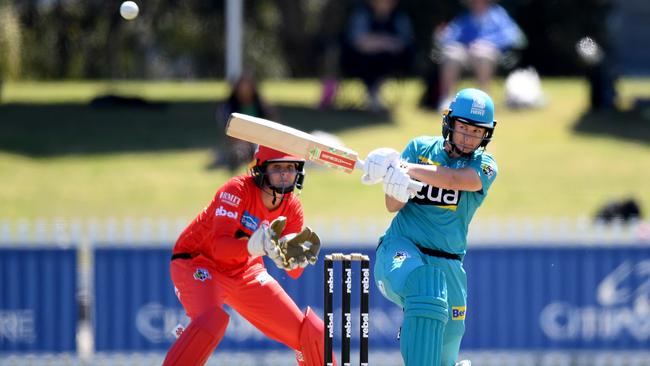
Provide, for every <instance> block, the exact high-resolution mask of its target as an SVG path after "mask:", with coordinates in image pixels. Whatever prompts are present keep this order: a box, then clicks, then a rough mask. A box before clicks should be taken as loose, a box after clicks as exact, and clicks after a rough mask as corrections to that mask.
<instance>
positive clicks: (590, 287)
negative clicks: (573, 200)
mask: <svg viewBox="0 0 650 366" xmlns="http://www.w3.org/2000/svg"><path fill="white" fill-rule="evenodd" d="M465 269H466V271H467V274H468V287H469V290H468V293H469V300H468V306H467V320H466V332H465V337H464V339H463V348H469V349H481V348H485V349H506V348H507V349H522V350H523V349H585V350H589V349H598V350H600V349H608V350H635V349H638V350H647V349H650V248H648V247H639V246H635V247H625V246H607V247H598V246H580V247H558V246H557V245H549V246H536V247H530V248H500V249H499V248H476V249H472V250H470V251H469V255H468V256H467V257H466V258H465Z"/></svg>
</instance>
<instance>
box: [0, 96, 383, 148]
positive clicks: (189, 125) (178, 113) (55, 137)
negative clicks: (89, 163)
mask: <svg viewBox="0 0 650 366" xmlns="http://www.w3.org/2000/svg"><path fill="white" fill-rule="evenodd" d="M218 107H219V103H217V102H162V103H148V102H143V101H142V100H140V101H138V100H131V101H124V100H122V101H120V103H117V104H116V103H113V102H111V101H110V100H108V101H107V100H102V101H101V102H99V103H98V102H97V101H95V102H93V103H91V104H47V105H44V104H5V105H0V151H7V152H12V153H18V154H23V155H27V156H32V157H50V156H58V155H74V154H106V153H114V152H149V151H164V150H186V149H197V148H198V149H202V148H213V147H215V146H217V145H218V143H219V141H221V140H222V139H223V135H224V133H223V124H222V123H219V122H217V120H216V115H217V113H216V112H217V110H218ZM276 108H277V109H278V111H279V115H280V117H281V118H280V121H279V122H282V123H284V124H287V125H289V126H292V127H296V128H299V129H301V130H304V131H312V130H317V129H318V130H323V131H327V132H330V133H337V132H339V131H342V130H345V129H347V128H353V127H359V126H363V125H369V124H379V123H389V122H390V121H391V118H390V115H389V114H370V113H368V112H363V111H358V110H331V111H320V110H318V109H315V108H307V107H302V106H291V105H277V106H276Z"/></svg>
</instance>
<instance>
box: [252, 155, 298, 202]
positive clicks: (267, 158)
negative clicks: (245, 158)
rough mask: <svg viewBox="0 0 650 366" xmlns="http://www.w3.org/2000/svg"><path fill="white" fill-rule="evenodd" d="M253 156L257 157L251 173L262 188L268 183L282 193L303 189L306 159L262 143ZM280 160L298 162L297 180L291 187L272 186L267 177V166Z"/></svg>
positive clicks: (274, 189) (272, 188)
mask: <svg viewBox="0 0 650 366" xmlns="http://www.w3.org/2000/svg"><path fill="white" fill-rule="evenodd" d="M253 158H254V159H255V165H254V166H253V167H252V168H251V175H252V176H253V178H254V179H255V184H257V186H258V187H260V188H262V187H263V186H264V184H266V185H267V186H268V187H269V188H271V190H273V191H275V192H276V193H280V194H284V193H289V192H292V191H293V190H294V188H297V189H299V190H300V189H302V184H303V181H304V180H305V159H302V158H300V157H298V156H295V155H291V154H288V153H285V152H282V151H278V150H274V149H271V148H270V147H266V146H261V145H259V146H258V147H257V149H255V155H253ZM278 161H281V162H295V163H296V180H295V181H294V182H293V184H292V185H291V186H290V187H275V186H272V185H271V183H270V182H269V180H268V178H267V177H266V167H267V166H268V165H269V164H270V163H273V162H278Z"/></svg>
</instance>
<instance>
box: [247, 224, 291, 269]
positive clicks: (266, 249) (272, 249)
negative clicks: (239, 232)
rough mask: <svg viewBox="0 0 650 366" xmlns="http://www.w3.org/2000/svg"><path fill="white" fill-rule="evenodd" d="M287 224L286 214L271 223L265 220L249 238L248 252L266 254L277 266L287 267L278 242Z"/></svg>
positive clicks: (255, 254) (256, 254)
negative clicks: (284, 264)
mask: <svg viewBox="0 0 650 366" xmlns="http://www.w3.org/2000/svg"><path fill="white" fill-rule="evenodd" d="M286 224H287V218H286V217H284V216H280V217H278V218H277V219H275V220H273V221H272V222H271V224H269V223H267V222H263V223H262V224H261V225H260V227H259V228H257V230H255V232H253V235H251V237H250V239H248V252H249V253H250V254H251V255H254V256H263V255H266V256H268V257H269V258H270V259H271V260H273V262H274V263H275V265H276V266H278V267H279V268H282V269H286V267H284V266H283V261H282V251H281V249H280V246H279V243H278V238H279V237H280V234H281V233H282V230H284V227H285V226H286Z"/></svg>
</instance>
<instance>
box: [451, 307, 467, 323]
mask: <svg viewBox="0 0 650 366" xmlns="http://www.w3.org/2000/svg"><path fill="white" fill-rule="evenodd" d="M451 320H465V306H452V307H451Z"/></svg>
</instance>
